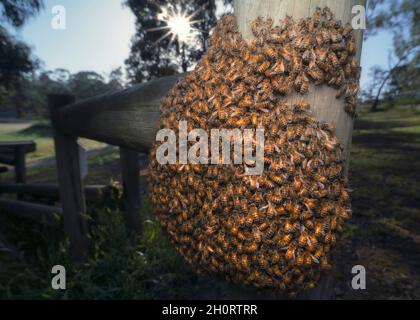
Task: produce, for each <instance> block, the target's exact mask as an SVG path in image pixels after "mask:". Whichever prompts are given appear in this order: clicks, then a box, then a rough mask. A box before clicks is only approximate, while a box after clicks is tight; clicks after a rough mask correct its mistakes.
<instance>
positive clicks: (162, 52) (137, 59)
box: [126, 0, 232, 83]
mask: <svg viewBox="0 0 420 320" xmlns="http://www.w3.org/2000/svg"><path fill="white" fill-rule="evenodd" d="M216 2H217V1H216V0H197V1H190V0H179V1H173V0H171V1H163V0H158V1H153V2H152V1H149V0H126V5H127V6H128V7H129V8H130V9H131V11H132V12H133V14H134V15H135V17H136V33H135V35H134V37H133V39H132V43H131V53H130V56H129V58H128V59H127V60H126V66H127V72H128V75H129V78H130V81H131V82H135V83H137V82H143V81H147V80H150V79H152V78H155V77H162V76H166V75H171V74H175V73H177V72H185V71H187V70H188V68H190V67H192V66H193V65H194V64H195V63H196V62H197V61H198V60H199V59H200V57H201V55H202V54H203V52H204V51H205V50H206V47H207V42H206V41H207V38H208V34H209V32H210V29H211V28H212V27H213V26H214V25H215V24H216ZM231 2H232V1H231V0H224V3H225V4H228V3H231ZM168 5H172V6H179V7H181V8H184V10H186V12H187V13H188V14H192V15H193V17H192V20H198V21H199V22H197V23H195V24H194V25H193V27H194V28H196V29H198V30H200V32H199V33H198V35H197V37H196V38H195V40H194V41H192V42H191V43H183V42H180V41H178V39H175V40H174V41H171V39H170V37H166V38H163V39H162V37H163V36H164V34H165V33H166V32H167V30H156V31H152V30H153V29H156V28H161V27H164V26H165V23H164V22H162V21H160V20H159V19H157V15H158V14H159V12H160V11H161V7H162V6H168Z"/></svg>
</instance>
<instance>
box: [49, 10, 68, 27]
mask: <svg viewBox="0 0 420 320" xmlns="http://www.w3.org/2000/svg"><path fill="white" fill-rule="evenodd" d="M51 14H52V15H53V17H52V19H51V28H53V29H54V30H65V29H66V8H65V7H64V6H62V5H55V6H53V7H52V9H51Z"/></svg>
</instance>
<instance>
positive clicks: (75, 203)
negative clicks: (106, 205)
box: [48, 95, 88, 261]
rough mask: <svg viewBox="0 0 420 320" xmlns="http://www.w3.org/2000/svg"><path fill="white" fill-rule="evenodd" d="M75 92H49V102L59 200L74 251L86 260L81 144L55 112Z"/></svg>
mask: <svg viewBox="0 0 420 320" xmlns="http://www.w3.org/2000/svg"><path fill="white" fill-rule="evenodd" d="M74 100H75V98H74V96H70V95H48V106H49V109H50V114H51V121H52V126H53V133H54V145H55V159H56V163H57V177H58V183H59V192H60V200H61V204H62V207H63V222H64V232H65V234H66V236H67V237H68V238H69V240H70V246H71V255H72V258H73V259H74V260H76V261H80V260H83V259H84V258H85V257H86V254H87V252H88V239H87V223H86V219H85V217H84V215H85V214H86V204H85V196H84V192H83V182H82V179H81V177H80V163H79V146H78V144H77V137H72V136H66V135H64V134H62V133H61V132H60V128H59V127H57V126H56V124H55V120H54V116H55V112H57V110H58V109H60V108H61V107H63V106H65V105H68V104H70V103H73V102H74Z"/></svg>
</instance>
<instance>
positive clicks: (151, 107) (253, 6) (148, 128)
mask: <svg viewBox="0 0 420 320" xmlns="http://www.w3.org/2000/svg"><path fill="white" fill-rule="evenodd" d="M234 3H235V5H234V7H235V13H236V15H237V18H238V25H239V30H241V31H242V32H243V34H244V37H245V38H246V39H249V38H250V37H251V36H250V31H249V25H248V24H249V22H250V21H251V20H252V19H254V18H255V17H257V16H263V17H272V18H273V19H274V21H278V19H281V18H283V17H284V16H286V15H291V16H293V17H294V18H297V19H298V18H300V17H305V16H308V15H311V14H312V13H313V12H314V10H315V8H316V7H317V6H321V7H324V6H329V7H330V8H331V9H332V11H333V12H334V13H335V14H336V15H337V17H338V18H339V19H341V20H343V22H350V20H351V8H352V6H353V5H356V4H362V5H364V4H365V1H363V0H311V1H309V0H302V1H294V0H284V1H278V0H265V1H254V0H242V1H235V2H234ZM357 39H358V43H357V48H358V49H357V50H358V56H359V57H360V50H361V39H362V32H361V31H360V32H358V34H357ZM181 76H182V75H176V76H170V77H165V78H160V79H158V80H154V81H150V82H147V83H145V84H140V85H137V86H134V87H132V88H130V89H126V90H123V91H120V92H116V93H113V94H107V95H101V96H97V97H93V98H90V99H86V100H83V101H80V102H75V101H74V97H72V96H67V95H50V96H49V97H48V100H49V108H50V113H51V120H52V125H53V128H54V141H55V150H56V161H57V171H58V181H59V186H60V188H59V189H60V190H59V191H60V198H61V202H62V214H63V220H64V230H65V233H66V235H67V236H68V237H69V239H70V242H71V250H72V255H73V257H74V258H75V259H83V258H84V257H85V256H86V254H87V249H88V239H87V227H86V221H85V220H84V218H83V217H84V216H85V214H86V204H85V196H84V193H83V181H82V179H81V177H80V163H79V156H78V145H77V138H78V137H84V138H89V139H93V140H98V141H102V142H105V143H109V144H112V145H117V146H120V156H121V171H122V177H123V186H124V203H125V208H126V211H125V212H126V221H127V225H128V226H130V227H131V228H133V229H135V230H141V225H140V220H139V215H138V214H139V213H138V208H139V206H140V199H139V192H138V185H139V180H138V179H139V176H138V174H137V173H138V171H139V168H138V159H137V152H139V151H140V152H147V151H148V149H149V147H150V146H151V145H152V143H153V142H154V140H155V132H156V130H157V126H158V121H159V117H160V112H159V105H160V100H161V99H162V98H163V97H164V96H165V94H166V93H167V91H168V90H169V89H170V88H171V87H172V86H173V85H174V83H175V81H176V80H177V79H178V78H179V77H181ZM335 95H336V92H335V91H334V90H333V89H330V88H327V87H326V86H323V87H322V88H319V89H318V88H317V89H316V90H312V92H311V93H310V97H309V98H308V99H309V100H310V102H311V103H312V104H313V105H314V106H316V110H315V112H314V115H315V117H316V118H317V119H318V120H321V121H328V122H329V123H331V124H333V125H334V126H335V127H336V128H337V135H338V137H339V139H340V141H341V142H342V144H343V145H344V146H345V150H346V151H347V152H348V150H349V146H350V142H351V132H352V126H353V119H352V118H351V117H349V116H348V115H347V114H346V113H345V112H344V108H338V107H337V106H336V104H337V103H338V104H340V103H344V102H343V101H340V100H336V98H335ZM289 99H291V100H293V99H294V97H289ZM332 108H334V109H332ZM320 288H321V289H320V291H318V294H315V295H313V296H312V298H321V297H325V296H323V295H322V294H320V293H319V292H326V291H331V279H328V278H327V279H326V280H325V281H323V282H322V283H321V285H320Z"/></svg>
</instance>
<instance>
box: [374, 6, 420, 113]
mask: <svg viewBox="0 0 420 320" xmlns="http://www.w3.org/2000/svg"><path fill="white" fill-rule="evenodd" d="M368 5H369V8H368V12H369V11H370V12H371V13H370V16H369V17H368V32H367V33H366V34H367V36H372V35H374V34H376V33H377V32H378V31H380V30H386V31H390V32H392V34H393V42H394V48H393V58H391V59H390V63H389V67H388V68H380V67H375V68H374V69H373V70H372V73H371V74H372V81H371V84H370V86H369V88H368V90H367V92H368V95H367V96H368V98H370V100H371V103H372V105H371V110H372V111H375V110H377V108H378V105H379V102H380V99H381V98H382V97H383V96H388V97H389V96H392V95H393V94H394V95H395V93H398V94H401V95H404V94H406V90H409V91H410V90H413V89H416V88H413V84H414V85H416V84H417V85H418V83H419V79H418V73H417V71H418V69H419V63H420V24H419V23H418V21H420V2H419V1H417V0H388V1H385V0H370V1H369V2H368ZM391 83H392V84H391ZM397 84H398V90H397V91H396V85H397ZM417 89H418V87H417ZM414 101H415V100H414ZM417 101H418V100H417Z"/></svg>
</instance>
